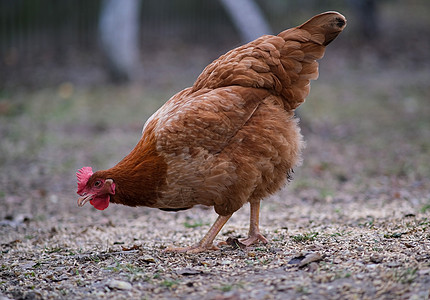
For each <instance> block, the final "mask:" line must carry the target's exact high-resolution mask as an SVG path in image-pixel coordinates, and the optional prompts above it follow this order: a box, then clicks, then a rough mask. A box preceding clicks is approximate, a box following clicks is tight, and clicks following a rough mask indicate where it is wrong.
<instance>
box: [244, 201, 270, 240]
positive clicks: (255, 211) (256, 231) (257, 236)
mask: <svg viewBox="0 0 430 300" xmlns="http://www.w3.org/2000/svg"><path fill="white" fill-rule="evenodd" d="M250 207H251V212H250V217H249V233H248V237H247V238H246V239H242V240H240V242H241V243H242V244H244V245H245V246H246V247H248V246H250V245H252V244H255V243H257V242H262V243H263V244H266V243H268V242H269V241H268V240H267V239H266V238H265V237H264V236H263V235H262V234H261V233H260V228H259V222H260V200H258V201H253V202H250Z"/></svg>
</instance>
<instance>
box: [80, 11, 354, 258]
mask: <svg viewBox="0 0 430 300" xmlns="http://www.w3.org/2000/svg"><path fill="white" fill-rule="evenodd" d="M345 26H346V19H345V18H344V17H343V16H342V15H341V14H339V13H337V12H326V13H323V14H320V15H317V16H315V17H313V18H312V19H310V20H309V21H307V22H306V23H304V24H303V25H300V26H298V27H295V28H292V29H289V30H286V31H283V32H281V33H280V34H278V35H277V36H272V35H266V36H262V37H260V38H258V39H256V40H255V41H252V42H250V43H248V44H246V45H243V46H241V47H238V48H236V49H233V50H231V51H229V52H228V53H227V54H225V55H223V56H221V57H220V58H218V59H217V60H215V61H214V62H212V63H211V64H210V65H209V66H207V67H206V68H205V69H204V71H203V72H202V74H200V76H199V77H198V78H197V80H196V82H195V83H194V85H193V86H192V87H190V88H187V89H185V90H183V91H181V92H179V93H178V94H176V95H174V96H173V97H172V98H171V99H170V100H169V101H167V102H166V104H164V105H163V106H162V107H161V108H160V109H159V110H158V111H157V112H156V113H154V115H152V116H151V118H150V119H149V120H148V121H147V122H146V124H145V126H144V127H143V132H142V137H141V139H140V141H139V142H138V144H137V145H136V147H135V148H134V149H133V150H132V151H131V153H130V154H128V155H127V156H126V157H125V158H124V159H123V160H122V161H120V162H119V163H118V164H117V165H116V166H114V167H112V168H111V169H108V170H104V171H97V172H95V173H94V174H93V173H92V170H91V168H89V167H84V168H82V169H81V170H79V171H78V173H77V175H78V194H79V195H80V196H81V197H80V198H79V199H78V204H79V206H82V205H84V204H85V203H86V202H88V201H89V202H90V203H91V204H92V205H93V206H94V207H95V208H97V209H105V208H107V207H108V205H109V203H118V204H124V205H129V206H149V207H154V208H159V209H163V210H174V211H175V210H183V209H189V208H191V207H193V206H194V205H196V204H201V205H206V206H213V207H214V208H215V211H216V213H217V214H218V215H219V216H218V219H217V220H216V221H215V223H214V224H213V226H212V227H211V229H210V230H209V232H208V233H207V234H206V235H205V236H204V237H203V239H202V240H201V241H200V242H198V243H197V244H195V245H193V246H191V247H185V248H171V249H168V250H170V251H188V252H200V251H204V250H208V249H217V247H216V246H214V245H213V240H214V238H215V237H216V235H217V234H218V232H219V231H220V230H221V228H222V227H223V225H224V224H225V223H226V222H227V220H228V219H229V218H230V217H231V216H232V214H233V213H234V212H235V211H237V210H238V209H239V208H241V207H242V206H243V205H244V204H245V203H246V202H249V203H250V208H251V213H250V227H249V235H248V238H246V239H244V240H242V241H241V242H242V243H243V244H245V245H246V246H249V245H251V244H253V243H256V242H263V243H266V242H267V240H266V238H265V237H264V236H263V235H262V234H261V233H260V231H259V221H258V219H259V208H260V200H261V199H263V198H265V197H266V196H268V195H270V194H273V193H274V192H276V191H277V190H279V189H280V188H281V187H282V185H284V184H285V182H286V181H287V179H288V178H289V174H290V172H291V170H292V169H293V167H295V166H296V165H297V164H299V163H300V160H301V155H300V153H301V150H302V148H303V141H302V136H301V134H300V129H299V127H298V124H297V120H296V119H295V118H294V110H295V108H297V107H298V106H299V105H300V104H301V103H302V102H303V101H304V100H305V98H306V96H307V95H308V94H309V89H310V84H309V81H310V80H311V79H316V78H317V77H318V63H317V62H316V60H317V59H320V58H322V57H323V55H324V51H325V46H327V45H328V44H329V43H330V42H331V41H333V40H334V39H335V38H336V37H337V35H338V34H339V33H340V32H341V31H342V30H343V29H344V27H345Z"/></svg>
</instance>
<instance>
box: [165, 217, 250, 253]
mask: <svg viewBox="0 0 430 300" xmlns="http://www.w3.org/2000/svg"><path fill="white" fill-rule="evenodd" d="M230 217H231V214H230V215H227V216H218V219H216V221H215V223H214V224H213V225H212V227H211V228H210V229H209V231H208V232H207V233H206V235H205V236H204V237H203V238H202V239H201V240H200V242H198V243H197V244H195V245H193V246H189V247H179V248H167V249H166V250H164V251H165V252H187V253H199V252H203V251H207V250H218V249H219V248H218V247H217V246H215V245H214V244H213V241H214V239H215V237H216V236H217V234H218V232H220V230H221V228H222V227H223V226H224V224H225V223H227V221H228V219H230ZM257 227H258V225H257Z"/></svg>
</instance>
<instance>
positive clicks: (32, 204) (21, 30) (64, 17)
mask: <svg viewBox="0 0 430 300" xmlns="http://www.w3.org/2000/svg"><path fill="white" fill-rule="evenodd" d="M327 10H336V11H339V12H341V13H342V14H344V15H345V16H346V18H347V19H348V26H347V28H346V30H345V31H344V33H342V34H341V36H340V37H339V38H338V39H337V40H336V41H335V42H333V44H331V45H330V46H329V47H328V49H327V53H326V56H325V58H324V59H323V60H321V62H320V66H321V67H320V78H319V80H318V81H316V82H313V85H312V89H311V94H310V96H309V98H308V100H307V102H306V103H305V104H304V105H303V106H302V107H301V108H300V109H299V115H300V117H301V119H302V121H301V124H302V127H303V131H304V135H305V138H306V140H307V141H308V148H307V150H306V153H305V165H304V166H303V167H301V169H302V170H303V171H299V172H298V174H296V180H295V181H294V182H293V184H292V186H291V187H290V190H291V189H292V190H293V192H296V193H290V194H295V196H294V197H297V198H300V199H313V200H312V201H317V200H318V199H320V200H321V199H336V198H338V199H341V198H342V197H343V196H342V195H343V194H342V193H348V194H351V193H352V194H354V193H355V194H363V193H364V192H365V191H366V192H368V191H369V187H370V186H373V184H375V182H376V183H378V184H377V186H378V187H380V188H382V189H383V193H386V194H387V195H388V196H387V197H403V198H405V199H407V200H408V201H409V200H410V199H412V198H413V199H419V200H416V201H418V202H417V203H418V204H419V205H420V207H423V209H424V208H425V205H426V204H425V203H427V202H426V201H427V200H425V199H428V192H427V188H426V187H427V185H426V184H427V183H426V180H425V178H427V179H428V176H429V175H430V172H429V169H430V166H429V160H428V157H429V154H430V129H429V128H430V126H429V125H430V121H429V120H430V110H429V105H428V104H429V99H430V88H429V86H430V85H429V82H430V18H429V15H430V2H429V1H427V0H402V1H400V0H380V1H376V0H374V1H372V0H361V1H360V0H343V1H342V0H319V1H317V0H308V1H299V0H268V1H263V0H254V1H250V0H249V1H244V0H240V1H239V0H237V1H233V0H231V1H229V0H207V1H201V0H186V1H185V0H183V1H169V0H141V1H138V0H127V1H118V0H104V1H103V0H92V1H86V0H62V1H56V0H14V1H10V0H0V136H1V140H0V168H1V170H2V172H1V174H0V203H1V204H2V206H3V207H4V208H5V209H4V210H3V211H2V212H1V213H0V218H5V217H8V218H11V215H14V214H15V212H16V210H17V209H18V208H17V207H19V210H21V211H28V212H31V211H32V212H33V213H34V212H35V211H40V212H41V211H42V210H45V209H47V208H48V207H50V205H49V204H50V203H51V204H52V203H65V201H60V200H59V199H62V198H63V197H65V199H67V201H69V200H70V201H71V199H73V200H74V197H75V195H74V189H75V181H76V179H75V175H74V173H75V171H76V170H77V169H78V168H80V167H82V166H84V165H92V166H93V167H94V168H95V169H102V168H109V167H111V166H112V165H113V164H114V163H116V162H117V161H119V160H120V159H121V158H122V157H123V156H125V155H126V154H127V153H128V152H129V151H130V150H131V149H132V147H133V146H134V145H135V144H136V142H137V141H138V139H139V136H140V130H141V127H142V125H143V124H144V122H145V120H146V119H147V118H148V117H149V116H150V115H151V114H152V113H153V112H154V111H155V110H156V109H157V108H158V107H160V106H161V105H162V104H163V103H164V102H165V101H167V100H168V99H169V98H170V97H171V96H172V95H173V94H174V93H176V92H178V91H180V90H181V89H183V88H185V87H187V86H190V85H192V83H193V81H194V80H195V79H196V78H197V76H198V74H199V73H200V72H201V71H202V70H203V68H204V67H205V66H206V65H207V64H209V63H210V62H211V61H212V60H214V59H216V58H217V57H218V56H220V55H221V54H223V53H225V52H227V51H228V50H230V49H232V48H234V47H236V46H239V45H241V44H243V43H245V42H247V41H249V40H251V39H253V38H255V37H257V36H260V35H261V34H265V33H267V34H270V33H274V34H277V33H279V32H280V31H282V30H284V29H287V28H290V27H293V26H296V25H299V24H301V23H303V22H304V21H306V20H307V19H309V18H310V17H311V16H313V15H315V14H318V13H321V12H324V11H327ZM427 181H428V180H427ZM370 190H371V189H370ZM415 192H416V193H418V194H419V196H417V195H415V194H414V193H415ZM411 193H412V194H414V195H415V196H414V197H412V196H410V194H411ZM366 197H371V196H366ZM366 197H364V198H366ZM417 197H418V198H417ZM29 199H30V200H31V199H33V200H34V199H37V200H38V201H28V200H29ZM423 199H424V200H423ZM70 201H69V202H67V203H69V204H67V205H75V202H74V201H72V202H70ZM36 203H37V204H36ZM41 203H45V204H43V205H41ZM423 203H424V204H423ZM418 204H417V205H418ZM63 205H64V204H63ZM44 212H46V210H45V211H44Z"/></svg>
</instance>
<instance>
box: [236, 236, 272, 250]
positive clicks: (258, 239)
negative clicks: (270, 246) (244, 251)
mask: <svg viewBox="0 0 430 300" xmlns="http://www.w3.org/2000/svg"><path fill="white" fill-rule="evenodd" d="M239 242H241V243H242V244H244V245H245V246H246V247H249V246H251V245H253V244H256V243H257V242H261V243H263V244H267V243H268V242H269V241H268V240H267V239H266V238H265V237H264V236H263V235H262V234H261V233H255V234H253V235H250V236H248V237H247V238H246V239H243V240H239Z"/></svg>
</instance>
